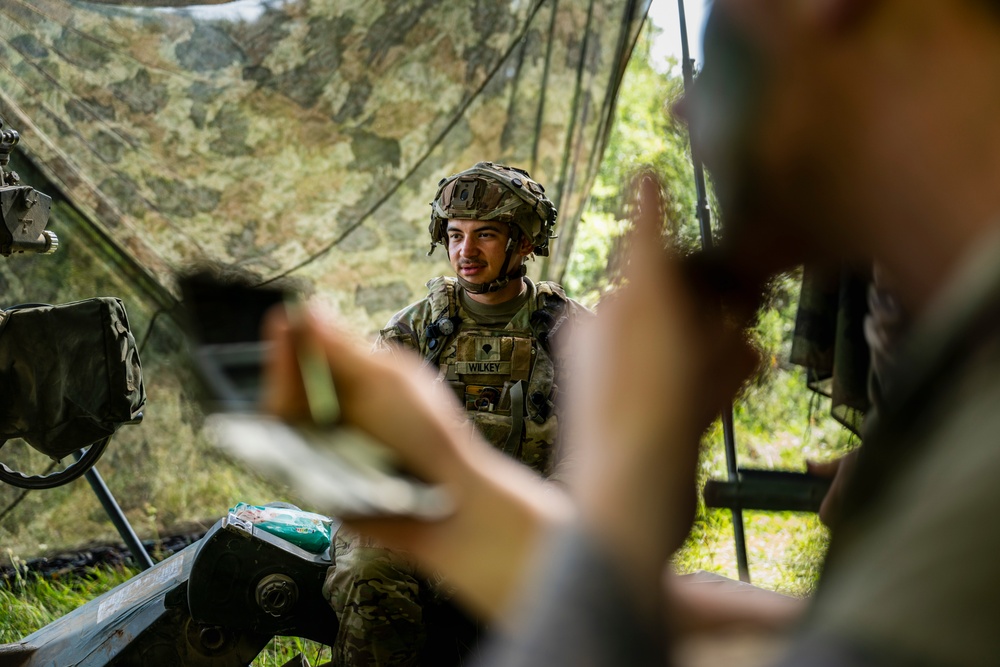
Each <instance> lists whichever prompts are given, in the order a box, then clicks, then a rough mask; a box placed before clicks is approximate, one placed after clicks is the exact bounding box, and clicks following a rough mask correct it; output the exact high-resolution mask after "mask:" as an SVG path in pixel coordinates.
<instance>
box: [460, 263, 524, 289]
mask: <svg viewBox="0 0 1000 667" xmlns="http://www.w3.org/2000/svg"><path fill="white" fill-rule="evenodd" d="M526 273H528V267H526V266H525V265H524V264H522V265H521V266H519V267H517V268H516V269H514V270H513V271H511V272H510V273H507V274H504V273H502V272H501V274H500V277H499V278H497V279H496V280H493V281H491V282H488V283H470V282H469V281H468V280H466V279H465V278H463V277H462V276H455V279H456V280H458V284H459V285H461V286H462V287H463V288H464V289H465V291H466V292H470V293H472V294H487V293H489V292H499V291H500V290H502V289H503V288H504V287H506V286H507V285H509V284H510V281H511V280H516V279H518V278H523V277H524V275H525V274H526Z"/></svg>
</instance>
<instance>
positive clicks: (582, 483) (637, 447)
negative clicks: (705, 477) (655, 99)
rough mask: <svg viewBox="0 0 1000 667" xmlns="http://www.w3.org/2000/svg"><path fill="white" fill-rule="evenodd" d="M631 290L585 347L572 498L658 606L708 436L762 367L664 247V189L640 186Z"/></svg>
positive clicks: (640, 591)
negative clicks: (665, 569)
mask: <svg viewBox="0 0 1000 667" xmlns="http://www.w3.org/2000/svg"><path fill="white" fill-rule="evenodd" d="M639 194H640V202H641V205H640V213H639V215H638V216H637V219H636V220H635V229H634V231H633V233H632V238H631V251H630V263H629V266H628V269H627V271H626V276H625V277H626V280H627V285H626V286H625V287H623V288H622V289H620V290H619V291H618V292H617V293H616V294H615V295H614V296H613V297H612V298H611V299H609V301H608V302H607V303H604V304H602V305H601V306H600V307H599V308H598V315H597V318H596V320H595V322H593V326H592V328H591V329H590V330H589V331H587V332H585V333H586V336H585V338H584V339H583V340H581V341H579V343H580V344H581V345H583V346H585V350H584V351H578V353H577V355H576V357H577V358H579V359H581V361H583V362H584V364H583V365H584V367H583V368H581V369H580V375H579V380H580V382H578V383H577V384H576V385H575V386H574V387H573V388H572V389H571V391H572V394H571V395H570V396H569V401H568V405H569V406H570V408H571V410H573V411H574V413H573V417H575V421H574V423H573V424H572V425H571V430H570V437H571V438H572V444H573V445H574V446H575V447H577V450H576V456H577V457H578V459H579V464H578V466H577V469H576V471H575V472H576V475H575V478H573V479H571V486H572V488H573V494H574V496H575V497H576V499H577V501H578V505H579V509H580V512H581V516H582V517H584V518H585V520H586V524H587V525H588V528H589V530H591V531H592V532H593V534H594V536H595V537H597V538H598V539H600V540H601V541H602V542H604V543H605V544H606V545H607V547H608V551H609V553H611V554H613V555H614V556H615V557H617V558H618V559H619V563H620V566H621V568H620V569H621V572H622V573H623V574H624V575H625V576H626V577H627V578H629V579H630V580H631V581H632V583H633V584H634V587H635V588H634V590H635V596H636V598H637V599H638V600H640V602H642V603H645V604H646V605H647V606H653V607H656V606H659V605H660V603H661V602H662V600H661V598H660V587H659V582H660V577H661V572H662V571H663V566H664V563H665V562H666V561H667V559H668V558H669V557H670V555H671V554H672V553H673V552H674V550H676V549H677V547H679V546H680V544H681V542H682V541H683V539H684V537H685V536H686V535H687V533H688V530H689V529H690V526H691V521H692V519H693V516H694V509H695V503H696V491H695V481H696V474H695V473H696V470H695V468H696V463H697V457H698V445H699V441H700V438H701V435H702V433H703V432H704V431H705V429H706V428H707V427H708V425H709V424H710V423H711V421H712V420H713V419H714V418H715V417H716V416H717V415H718V414H719V411H720V409H721V408H722V406H723V405H725V404H726V402H727V401H729V400H731V399H732V398H733V396H734V394H735V393H736V391H737V389H738V388H739V386H740V385H741V384H742V382H743V381H744V380H745V379H746V377H747V375H748V374H749V373H750V372H751V370H752V369H753V367H754V365H755V363H756V356H755V355H754V354H753V353H752V352H751V350H750V348H749V347H748V346H747V345H746V343H745V339H744V337H743V334H742V332H740V331H736V330H734V329H733V328H731V327H729V326H726V324H725V323H724V322H723V320H722V319H721V318H720V316H719V308H718V306H719V304H718V303H704V302H700V301H699V300H698V299H697V298H696V297H695V295H694V294H695V293H694V291H693V290H692V289H691V288H690V287H689V285H687V284H686V282H685V280H684V278H683V277H682V275H681V271H680V265H679V260H678V258H677V257H674V256H672V253H671V252H670V251H669V250H667V249H665V242H664V239H663V237H662V235H661V229H662V225H663V221H664V217H663V206H662V204H661V202H660V195H659V183H658V182H657V181H656V180H655V179H654V178H652V177H647V178H644V179H643V180H642V181H641V183H640V193H639Z"/></svg>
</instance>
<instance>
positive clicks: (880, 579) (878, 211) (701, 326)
mask: <svg viewBox="0 0 1000 667" xmlns="http://www.w3.org/2000/svg"><path fill="white" fill-rule="evenodd" d="M997 109H1000V2H996V1H995V0H828V1H826V2H811V1H808V0H806V1H802V2H782V1H777V0H716V2H715V4H714V9H713V14H712V17H711V19H710V21H709V24H708V26H707V28H706V39H705V67H704V69H703V71H702V73H701V76H700V78H699V80H698V82H697V84H696V87H695V90H694V92H693V93H692V94H691V96H690V98H689V99H687V100H686V101H685V102H684V104H683V105H682V107H681V112H682V113H683V114H684V116H685V117H686V118H687V119H688V121H689V123H690V125H691V129H692V133H693V136H694V137H695V138H696V139H697V140H698V141H699V142H700V145H701V147H702V149H703V151H704V155H705V158H706V164H707V165H708V166H709V168H710V169H711V170H712V172H713V174H714V177H715V182H716V185H717V192H718V195H719V198H720V202H721V204H722V206H723V208H724V211H725V214H726V217H725V219H726V223H727V225H728V227H727V237H726V252H724V253H723V254H722V256H721V257H719V258H718V259H719V261H720V262H721V263H722V264H723V265H724V266H725V267H726V271H727V272H728V273H729V274H730V276H732V277H736V278H738V280H736V281H735V283H734V282H733V281H728V284H738V283H739V282H740V281H750V282H753V281H757V280H759V279H760V278H761V277H762V276H765V275H769V274H772V273H774V272H775V271H778V270H781V269H784V268H786V267H789V266H792V265H794V264H796V263H800V262H803V261H841V260H875V261H877V262H879V263H880V264H881V265H883V266H885V267H886V269H887V270H888V271H890V272H891V274H892V275H893V277H894V279H895V284H896V296H897V297H898V298H899V301H900V304H901V306H902V307H903V308H904V309H905V310H906V312H907V313H909V314H910V315H911V316H912V318H913V319H912V323H911V325H910V328H909V330H908V331H907V332H906V334H905V335H904V337H903V339H902V340H900V341H899V348H898V350H897V356H896V358H895V362H894V364H893V365H892V367H891V368H889V369H887V370H886V374H885V377H884V378H882V380H883V388H882V404H881V405H880V406H879V409H878V411H877V415H876V417H875V418H874V419H869V420H867V421H866V423H865V425H864V432H863V437H864V442H865V446H864V448H863V449H862V450H861V453H860V455H859V458H858V460H857V463H856V468H855V471H854V473H853V475H852V476H851V479H850V488H848V489H847V490H846V493H845V504H844V506H843V508H842V511H841V517H840V520H839V522H838V527H837V531H836V534H835V535H834V537H833V541H832V543H831V546H830V551H829V555H828V559H827V563H826V566H825V568H824V573H823V578H822V581H821V583H820V587H819V590H818V591H817V594H816V596H815V599H814V600H813V602H812V608H811V610H810V614H809V615H808V616H807V618H806V620H805V622H804V623H803V625H802V627H801V628H800V629H799V634H798V638H797V640H796V642H795V644H794V645H793V647H792V648H791V650H790V652H789V654H788V655H787V656H786V657H785V658H783V659H782V660H781V661H780V664H784V665H831V666H833V665H872V666H888V665H929V666H935V665H969V666H979V665H992V664H995V663H996V659H997V658H996V656H998V655H1000V633H997V632H996V628H995V625H996V617H997V615H996V611H995V610H996V600H997V599H1000V570H998V569H997V568H996V567H995V564H994V562H993V560H994V554H995V553H997V552H998V550H1000V530H997V529H996V527H995V526H994V525H993V523H994V517H993V514H994V509H995V508H996V507H997V506H998V505H1000V484H997V479H1000V445H998V440H997V438H998V436H997V433H1000V411H998V410H997V408H996V406H997V405H998V404H1000V322H998V321H997V316H996V313H997V312H1000V310H998V309H1000V189H998V188H996V187H995V184H996V183H997V182H998V181H1000V124H998V123H997V122H996V117H997ZM646 201H649V199H648V197H647V199H646ZM653 208H654V207H651V206H650V207H647V208H646V209H645V210H644V212H643V215H642V216H641V217H640V220H639V223H640V224H638V229H637V235H638V241H639V242H637V243H633V245H632V248H633V253H632V263H631V268H630V276H629V277H630V282H629V285H628V287H627V288H625V289H624V290H622V291H621V293H620V294H619V297H618V298H617V299H616V300H615V302H614V303H611V304H608V307H606V308H605V307H602V312H601V314H600V316H599V317H598V318H597V322H596V323H595V327H594V328H593V330H592V331H591V332H590V335H589V337H587V338H586V339H584V340H583V341H581V344H582V345H584V346H585V350H589V351H590V352H591V354H579V355H578V356H577V358H579V359H580V361H581V363H582V368H581V369H580V371H581V373H582V374H583V375H584V377H585V378H586V380H587V381H585V382H580V383H579V385H576V386H574V389H579V392H578V393H576V394H575V395H572V396H570V401H569V405H570V406H571V408H572V409H573V412H574V414H575V420H574V421H573V422H572V426H573V430H572V432H573V433H574V434H577V435H578V437H575V438H574V441H573V447H574V448H575V453H574V455H575V456H576V457H577V458H578V461H579V463H578V465H577V466H576V467H575V468H574V474H573V476H572V478H571V479H570V489H571V495H572V498H573V501H574V502H573V509H569V508H564V509H565V514H564V515H563V516H560V515H559V513H558V511H557V510H558V509H559V508H556V507H554V506H552V505H551V504H546V503H545V502H543V500H544V498H545V495H544V488H543V486H542V485H539V484H536V483H533V482H531V481H530V480H527V479H525V478H524V477H523V475H522V474H521V473H520V472H519V471H518V470H516V469H514V468H512V467H509V466H507V467H502V466H499V465H497V464H496V462H495V461H493V460H492V457H491V455H490V452H489V450H488V449H487V448H486V447H485V446H480V447H474V448H467V447H464V446H462V445H461V444H459V443H458V442H457V441H456V440H455V438H456V437H457V436H455V435H454V434H451V431H450V429H449V428H448V425H447V421H446V420H447V419H448V416H447V415H441V414H440V413H439V412H435V408H436V404H435V403H431V402H429V399H428V398H427V397H425V396H424V395H423V394H422V389H421V388H422V387H424V381H422V380H421V379H420V378H418V377H415V376H413V375H411V374H407V373H402V372H401V371H400V369H399V368H398V367H397V366H391V365H387V364H386V363H385V362H384V361H383V360H379V359H375V358H368V357H366V356H364V355H362V354H358V353H352V352H351V351H350V349H349V348H348V347H347V346H346V345H345V343H344V342H343V340H342V339H341V338H340V337H337V336H335V335H325V334H319V333H317V335H322V340H323V341H324V344H325V345H326V346H327V349H328V351H329V354H330V360H331V364H332V365H333V370H334V373H335V374H337V376H338V378H340V380H341V382H342V383H343V386H344V387H345V388H346V387H347V386H350V387H351V389H350V391H351V392H352V395H353V401H354V403H353V404H351V405H347V404H345V414H350V415H351V417H350V418H351V420H352V421H354V422H355V423H356V424H359V425H361V426H362V427H363V428H366V429H367V430H369V431H370V432H371V433H373V434H374V435H375V436H376V437H378V438H380V439H382V440H384V441H385V442H387V443H389V444H391V445H392V446H394V447H395V448H396V449H397V450H398V451H399V452H400V453H401V454H402V455H403V456H405V457H407V461H409V462H410V464H411V465H412V466H414V470H415V471H416V472H418V473H420V474H423V475H429V476H430V479H432V480H434V481H440V482H443V483H447V484H450V485H454V486H455V488H456V492H457V497H458V498H460V499H461V503H460V506H459V508H458V511H457V512H456V514H455V515H454V516H452V517H451V518H449V519H447V520H445V521H442V522H440V523H435V524H415V523H409V524H406V525H399V524H390V523H388V522H376V521H366V522H359V523H358V524H357V525H356V528H358V529H359V530H363V531H365V532H367V533H368V534H370V535H373V536H377V537H378V539H380V540H381V541H383V542H384V543H386V544H393V545H396V546H398V547H400V548H408V549H410V550H411V553H412V554H413V555H414V557H415V558H419V559H420V561H421V563H423V564H424V565H425V566H428V567H433V568H435V569H438V570H440V571H442V572H446V573H447V574H448V576H449V580H450V581H451V582H452V583H453V585H454V586H455V587H456V588H457V589H458V590H459V592H460V593H461V595H462V597H463V599H464V600H466V602H467V603H468V604H469V605H471V606H473V607H475V608H477V609H479V610H480V611H481V612H482V613H484V614H492V615H494V616H495V617H498V618H500V619H502V622H501V624H500V625H501V626H502V630H501V633H500V636H499V637H498V638H497V639H498V641H497V642H496V649H497V650H496V653H495V654H494V655H492V656H490V657H488V658H487V659H486V664H488V665H494V666H495V665H549V666H551V665H566V666H569V665H579V664H587V665H625V664H627V665H662V664H664V662H665V661H668V660H669V651H670V648H671V646H670V639H669V637H668V638H667V639H664V637H663V633H662V632H661V628H662V623H663V622H670V618H669V611H668V610H669V609H670V607H669V605H667V604H665V600H664V598H663V596H662V590H663V589H662V587H661V586H660V585H659V584H660V582H661V580H662V578H663V576H664V571H663V569H664V563H665V562H666V561H667V560H668V558H669V557H670V555H671V554H672V553H673V551H674V550H675V549H676V548H677V547H678V545H679V544H680V543H681V541H682V540H683V538H684V536H685V535H686V533H687V531H688V529H689V527H690V520H691V509H692V506H693V503H694V479H695V475H694V473H695V462H696V460H697V443H698V439H699V436H700V434H701V433H702V431H703V430H704V428H705V427H706V426H707V425H708V424H709V423H710V421H711V420H712V418H713V415H714V414H715V412H716V410H717V408H718V407H719V406H720V404H721V403H722V402H724V401H725V400H727V399H729V398H731V397H732V395H733V393H734V392H735V391H736V389H737V387H738V386H739V385H740V383H741V382H742V381H743V379H744V378H745V376H746V374H747V373H748V372H749V368H750V367H751V366H752V363H750V360H749V357H750V355H749V353H747V352H746V350H745V348H743V346H742V342H741V341H742V338H741V336H740V335H739V332H738V330H734V328H733V327H732V326H730V323H731V320H729V319H723V318H718V317H717V316H715V314H714V312H713V311H714V307H713V306H712V305H705V301H704V299H703V298H701V297H702V296H703V292H699V291H697V290H696V289H695V287H694V283H693V282H692V281H691V280H690V279H689V275H690V274H689V273H687V272H685V271H683V270H682V266H681V264H680V263H679V262H678V261H677V260H676V259H673V258H670V257H669V256H667V255H666V253H664V252H663V251H662V250H660V249H659V247H658V246H659V244H658V241H659V239H658V238H657V236H656V234H655V230H656V229H657V228H658V224H659V220H658V219H657V214H656V212H655V211H653V210H651V209H653ZM622 321H625V322H629V325H630V326H628V327H621V326H619V323H620V322H622ZM274 335H275V337H276V339H277V340H278V342H279V350H280V349H286V351H285V352H284V353H282V354H280V355H279V356H277V357H276V358H275V360H274V364H273V366H272V369H271V371H272V374H273V375H272V377H273V379H274V383H273V385H272V387H273V389H274V392H275V393H274V395H273V398H272V407H273V409H275V410H276V411H278V412H279V413H281V414H286V415H289V416H296V415H300V414H301V413H302V410H301V406H298V405H296V404H295V403H294V402H289V400H288V399H289V398H291V397H294V396H295V393H294V391H293V390H292V387H293V386H294V383H295V382H298V379H297V377H296V376H295V374H294V372H293V370H292V367H291V362H290V361H289V360H288V359H289V358H290V357H291V353H290V351H287V348H288V347H289V342H288V341H289V339H288V337H287V334H283V333H282V332H281V327H280V322H275V329H274ZM598 352H600V353H598ZM648 369H654V372H647V371H648ZM391 387H395V389H394V390H393V391H394V394H393V396H392V402H393V404H395V405H399V404H401V403H405V404H406V405H407V406H408V409H407V410H406V411H405V413H403V412H402V411H401V412H399V413H397V414H399V415H400V420H403V421H405V424H404V423H401V422H397V423H394V424H384V423H379V421H378V420H377V419H375V418H374V417H373V414H372V413H373V407H372V406H371V405H367V404H365V400H368V401H373V400H376V398H375V397H377V396H379V392H384V391H390V388H391ZM362 397H366V399H364V398H362ZM381 400H388V399H381ZM430 441H433V442H434V445H433V446H434V448H435V457H436V461H437V463H438V465H437V467H436V468H434V469H433V470H432V469H430V468H429V467H428V466H426V465H423V466H422V465H420V463H419V461H418V459H417V456H416V452H418V451H420V450H421V446H424V447H425V446H426V443H427V442H430ZM611 441H613V442H614V446H613V447H609V446H607V443H608V442H611ZM445 460H448V461H450V464H449V465H444V464H443V463H442V462H443V461H445ZM500 501H502V502H503V505H500V504H499V503H500ZM500 507H502V508H503V509H502V510H501V509H499V508H500ZM484 524H485V525H490V526H491V528H494V530H491V531H482V530H477V529H476V526H478V525H484ZM515 525H516V526H517V527H518V529H515ZM498 550H502V553H503V558H502V559H501V557H500V556H498V555H497V552H498ZM667 576H669V575H667ZM665 617H666V618H665Z"/></svg>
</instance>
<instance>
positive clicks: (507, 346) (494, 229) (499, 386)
mask: <svg viewBox="0 0 1000 667" xmlns="http://www.w3.org/2000/svg"><path fill="white" fill-rule="evenodd" d="M431 208H432V211H431V221H430V227H429V230H428V231H429V232H430V237H431V249H430V252H433V251H434V249H435V247H436V246H437V245H442V246H444V247H445V249H446V250H447V252H448V260H449V262H450V263H451V266H452V268H453V269H454V271H455V275H454V276H441V277H438V278H434V279H432V280H431V281H429V282H428V283H427V288H428V294H427V296H426V297H424V298H423V299H421V300H420V301H418V302H416V303H414V304H411V305H409V306H407V307H406V308H404V309H403V310H401V311H399V312H398V313H396V314H395V315H394V316H393V317H392V319H390V320H389V323H388V324H387V325H386V327H385V328H384V329H383V330H382V331H381V333H380V335H379V337H378V341H377V342H376V347H377V348H380V349H390V350H399V349H401V348H403V349H408V350H412V351H414V352H416V353H418V354H419V355H420V356H421V357H423V359H424V361H425V363H427V364H428V365H431V366H434V367H436V368H437V369H438V370H439V376H438V377H439V379H440V381H441V382H444V383H446V384H447V385H448V386H449V387H450V388H451V389H452V390H453V391H454V392H455V395H456V397H457V398H458V400H459V401H460V402H461V403H462V404H463V405H464V406H465V408H466V410H467V414H468V416H469V419H470V420H471V421H472V422H473V423H474V424H475V426H476V428H477V430H478V431H479V432H480V434H481V435H483V436H484V437H485V438H486V439H487V440H488V441H490V442H491V443H493V445H494V446H496V447H497V448H498V449H500V450H502V451H503V452H505V453H506V454H508V455H510V456H512V457H514V458H516V459H517V460H519V461H521V462H522V463H524V464H525V465H527V466H529V467H531V468H533V469H534V470H535V471H537V472H538V473H539V474H541V475H543V476H546V477H550V478H551V477H553V474H554V472H555V463H556V461H555V458H556V449H555V445H556V433H557V427H558V418H557V414H556V410H555V406H556V401H557V393H558V391H557V382H556V380H557V370H558V369H559V366H560V365H561V364H560V359H561V355H560V352H561V351H560V349H559V341H560V340H561V339H562V338H563V336H564V332H565V331H566V330H568V329H570V328H571V327H572V324H573V322H574V321H575V320H577V319H578V318H581V317H587V316H589V315H590V312H589V311H588V310H587V309H586V308H584V307H583V306H582V305H580V304H578V303H577V302H575V301H573V300H571V299H569V298H567V297H566V295H565V293H564V292H563V290H562V288H560V287H559V286H558V285H556V284H555V283H551V282H538V283H536V282H534V281H532V280H530V279H529V278H527V277H526V275H525V274H526V267H525V260H526V259H528V258H529V257H531V256H532V255H541V256H546V255H548V248H549V239H550V238H551V237H552V230H553V227H554V225H555V221H556V208H555V206H554V205H553V204H552V202H551V201H550V200H549V199H548V197H546V196H545V190H544V188H543V187H542V186H541V185H540V184H539V183H537V182H536V181H534V180H533V179H532V178H531V177H530V176H529V175H528V173H527V172H525V171H523V170H520V169H515V168H512V167H507V166H503V165H498V164H494V163H492V162H480V163H478V164H476V165H475V166H473V167H472V168H470V169H467V170H465V171H462V172H459V173H457V174H455V175H453V176H449V177H447V178H444V179H442V180H441V182H440V183H439V184H438V190H437V193H436V195H435V197H434V201H433V202H432V203H431ZM556 476H557V475H556ZM335 556H336V566H335V567H334V568H333V569H332V570H331V575H330V577H328V579H327V582H326V587H325V593H326V594H327V595H328V597H329V599H330V601H331V604H332V606H333V607H334V610H335V611H336V612H337V614H338V617H339V618H340V630H339V634H338V638H337V642H336V644H335V646H334V647H333V648H334V658H335V660H334V664H345V665H347V664H350V665H411V664H420V662H421V657H420V656H421V650H422V647H423V646H424V644H425V642H426V639H427V636H428V632H429V631H430V634H431V635H432V636H433V634H434V631H433V629H432V628H428V626H427V623H426V617H427V615H428V614H426V613H425V612H426V611H427V605H428V604H440V600H441V591H440V587H438V586H434V585H431V584H428V582H426V581H425V580H423V579H422V578H421V577H419V576H418V575H417V574H416V573H415V572H414V570H413V568H412V566H411V565H410V563H409V562H408V560H407V559H406V557H405V556H404V555H401V554H397V553H394V552H391V551H388V550H385V549H381V548H378V547H376V546H375V545H374V544H371V543H368V542H366V541H364V540H361V539H359V538H356V537H353V536H347V537H340V536H338V538H337V543H336V544H335ZM446 597H447V596H445V598H446ZM429 599H431V600H434V601H433V602H428V600H429ZM424 657H425V658H426V657H427V654H426V652H425V653H424Z"/></svg>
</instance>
